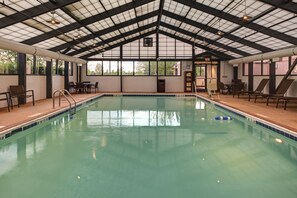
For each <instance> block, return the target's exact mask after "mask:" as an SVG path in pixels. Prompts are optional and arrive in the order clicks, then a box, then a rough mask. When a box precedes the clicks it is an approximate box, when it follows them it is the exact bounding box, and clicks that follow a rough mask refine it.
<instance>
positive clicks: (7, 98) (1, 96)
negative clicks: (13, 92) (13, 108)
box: [0, 92, 11, 112]
mask: <svg viewBox="0 0 297 198" xmlns="http://www.w3.org/2000/svg"><path fill="white" fill-rule="evenodd" d="M0 101H6V102H7V110H8V112H10V105H11V100H10V95H9V92H2V93H0Z"/></svg>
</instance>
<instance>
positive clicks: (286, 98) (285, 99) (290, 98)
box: [276, 96, 297, 110]
mask: <svg viewBox="0 0 297 198" xmlns="http://www.w3.org/2000/svg"><path fill="white" fill-rule="evenodd" d="M280 101H283V103H284V110H286V109H287V104H288V103H289V102H294V103H297V97H296V96H284V97H279V98H277V102H276V108H278V106H279V103H280Z"/></svg>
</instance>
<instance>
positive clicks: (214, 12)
mask: <svg viewBox="0 0 297 198" xmlns="http://www.w3.org/2000/svg"><path fill="white" fill-rule="evenodd" d="M174 1H176V2H179V3H182V4H184V5H187V6H190V7H192V8H195V9H197V10H200V11H202V12H205V13H208V14H211V15H215V16H217V17H219V18H221V19H225V20H227V21H230V22H232V23H235V24H238V25H240V26H243V27H247V28H250V29H252V30H255V31H257V32H261V33H263V34H266V35H268V36H271V37H274V38H277V39H280V40H283V41H286V42H288V43H292V44H294V45H297V38H295V37H292V36H289V35H286V34H283V33H281V32H278V31H275V30H272V29H269V28H266V27H264V26H261V25H259V24H257V23H253V22H250V23H245V22H243V21H242V20H241V18H240V17H236V16H233V15H231V14H229V13H226V12H222V11H221V10H217V9H215V8H212V7H209V6H206V5H204V4H202V3H198V2H196V1H189V0H174Z"/></svg>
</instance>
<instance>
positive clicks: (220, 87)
mask: <svg viewBox="0 0 297 198" xmlns="http://www.w3.org/2000/svg"><path fill="white" fill-rule="evenodd" d="M218 90H219V91H220V93H222V94H228V93H229V92H230V90H229V88H228V86H227V85H225V84H224V83H223V82H218Z"/></svg>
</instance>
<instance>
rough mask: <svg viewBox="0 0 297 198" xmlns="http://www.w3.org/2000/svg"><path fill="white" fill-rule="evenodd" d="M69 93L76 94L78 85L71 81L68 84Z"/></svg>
mask: <svg viewBox="0 0 297 198" xmlns="http://www.w3.org/2000/svg"><path fill="white" fill-rule="evenodd" d="M68 89H69V92H76V85H75V83H74V82H73V81H70V82H69V84H68Z"/></svg>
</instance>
